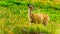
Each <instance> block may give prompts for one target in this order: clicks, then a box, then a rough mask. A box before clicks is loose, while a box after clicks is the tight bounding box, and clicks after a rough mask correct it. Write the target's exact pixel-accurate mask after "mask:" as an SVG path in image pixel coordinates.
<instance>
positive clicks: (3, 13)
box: [0, 0, 60, 34]
mask: <svg viewBox="0 0 60 34" xmlns="http://www.w3.org/2000/svg"><path fill="white" fill-rule="evenodd" d="M51 3H53V1H49V2H41V1H35V0H1V1H0V33H1V34H42V33H43V34H60V32H58V31H60V27H59V26H60V6H59V5H60V4H59V3H58V4H54V3H53V5H52V4H51ZM27 4H32V5H34V7H35V9H34V11H33V13H36V14H41V13H44V14H48V15H49V18H50V22H49V23H48V24H47V26H44V25H43V24H34V23H33V24H32V25H30V23H29V21H28V16H27V14H28V7H27Z"/></svg>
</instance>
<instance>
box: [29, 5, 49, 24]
mask: <svg viewBox="0 0 60 34" xmlns="http://www.w3.org/2000/svg"><path fill="white" fill-rule="evenodd" d="M33 10H34V7H33V6H32V5H29V4H28V19H29V22H30V23H39V24H40V23H42V24H43V25H47V23H48V21H49V16H48V15H47V14H35V13H32V11H33Z"/></svg>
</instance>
